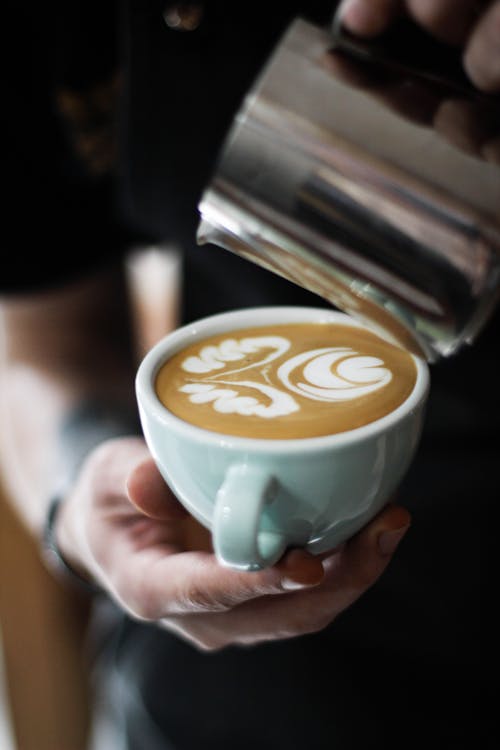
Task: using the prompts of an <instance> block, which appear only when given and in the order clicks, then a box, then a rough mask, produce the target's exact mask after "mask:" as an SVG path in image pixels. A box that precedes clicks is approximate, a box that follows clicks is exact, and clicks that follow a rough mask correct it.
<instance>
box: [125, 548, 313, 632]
mask: <svg viewBox="0 0 500 750" xmlns="http://www.w3.org/2000/svg"><path fill="white" fill-rule="evenodd" d="M116 569H117V570H118V569H120V570H121V576H120V580H118V581H116V591H117V593H118V596H119V598H120V600H121V601H122V603H123V604H124V605H125V606H126V607H127V609H128V610H129V611H131V612H132V614H134V615H135V616H137V617H139V618H143V619H146V620H159V619H161V618H165V617H169V616H175V615H189V614H191V615H192V614H198V615H199V614H209V613H216V612H228V611H229V610H231V609H233V608H235V607H237V606H238V605H240V604H242V603H244V602H249V601H251V600H254V599H257V598H260V597H266V596H274V595H278V594H286V593H287V592H290V591H295V590H297V589H300V588H306V587H311V586H316V585H318V584H319V583H321V581H322V579H323V576H324V570H323V566H322V564H321V561H319V560H317V559H316V558H313V557H312V555H309V554H308V553H307V552H305V551H303V550H294V551H293V552H289V553H288V554H287V555H286V556H285V557H284V559H283V560H282V561H281V562H280V564H279V565H278V566H274V567H272V568H267V569H265V570H261V571H258V572H252V573H249V572H239V571H235V570H232V569H230V568H226V567H223V566H221V565H220V564H219V563H218V562H217V560H216V558H215V556H214V555H212V554H207V553H202V552H185V553H181V554H171V555H168V554H164V553H163V554H160V555H157V554H156V552H155V550H149V551H148V550H145V551H144V553H143V554H141V555H136V556H135V558H134V560H133V561H130V564H127V562H126V560H124V564H123V566H116Z"/></svg>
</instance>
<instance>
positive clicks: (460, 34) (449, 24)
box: [406, 0, 484, 45]
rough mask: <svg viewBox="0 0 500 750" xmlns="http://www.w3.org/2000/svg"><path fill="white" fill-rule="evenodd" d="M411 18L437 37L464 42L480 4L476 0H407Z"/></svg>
mask: <svg viewBox="0 0 500 750" xmlns="http://www.w3.org/2000/svg"><path fill="white" fill-rule="evenodd" d="M406 5H407V7H408V11H409V12H410V14H411V15H412V16H413V18H414V19H415V20H416V21H417V23H419V24H420V25H421V26H423V28H424V29H427V31H430V32H431V34H433V35H434V36H435V37H437V38H438V39H441V41H443V42H447V43H448V44H456V45H460V44H464V43H465V41H466V39H467V37H468V35H469V34H470V32H471V29H472V27H473V26H474V24H475V23H476V21H477V19H478V16H479V13H480V10H481V6H482V5H484V3H481V2H478V1H477V0H407V2H406Z"/></svg>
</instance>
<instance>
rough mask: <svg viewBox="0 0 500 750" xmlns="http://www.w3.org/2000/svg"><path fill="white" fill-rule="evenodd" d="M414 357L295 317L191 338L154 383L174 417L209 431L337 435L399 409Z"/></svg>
mask: <svg viewBox="0 0 500 750" xmlns="http://www.w3.org/2000/svg"><path fill="white" fill-rule="evenodd" d="M416 377H417V373H416V367H415V364H414V361H413V359H412V357H411V356H410V355H409V354H408V353H407V352H405V351H403V350H401V349H399V348H398V347H395V346H392V345H391V344H389V343H387V342H385V341H384V340H382V339H380V338H379V337H378V336H376V335H375V334H373V333H371V332H369V331H366V330H364V329H361V328H357V327H354V326H349V325H342V324H338V323H291V324H283V325H269V326H260V327H258V328H245V329H241V330H235V331H232V332H229V333H221V334H217V335H214V336H210V337H209V338H206V339H203V340H201V341H197V342H196V343H194V344H191V345H190V346H188V347H186V348H184V349H182V350H181V351H179V352H177V353H176V354H175V355H174V356H173V357H171V358H170V359H169V360H167V361H166V362H165V363H164V364H163V365H162V366H161V368H160V370H159V372H158V375H157V377H156V383H155V389H156V393H157V396H158V398H159V399H160V401H161V402H162V404H163V405H164V406H165V407H166V408H167V409H168V410H169V411H170V412H172V414H175V415H176V416H177V417H179V418H180V419H183V420H184V421H186V422H189V423H191V424H194V425H197V426H198V427H202V428H204V429H207V430H212V431H214V432H218V433H222V434H227V435H238V436H244V437H253V438H269V439H292V438H308V437H319V436H323V435H334V434H336V433H340V432H345V431H347V430H352V429H355V428H356V427H361V426H362V425H366V424H369V423H370V422H374V421H375V420H377V419H380V418H381V417H384V416H385V415H386V414H389V413H390V412H392V411H394V410H395V409H397V407H398V406H400V405H401V404H402V403H403V402H404V401H405V400H406V399H407V397H408V396H409V395H410V393H411V392H412V390H413V388H414V386H415V382H416Z"/></svg>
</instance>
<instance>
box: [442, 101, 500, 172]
mask: <svg viewBox="0 0 500 750" xmlns="http://www.w3.org/2000/svg"><path fill="white" fill-rule="evenodd" d="M434 128H435V130H436V131H437V132H438V133H440V134H441V135H442V136H443V137H444V138H445V139H446V140H447V141H448V142H449V143H452V144H453V145H454V146H456V147H457V148H459V149H461V150H462V151H465V152H466V153H469V154H473V155H475V156H478V157H482V158H483V159H486V160H487V161H489V160H491V161H493V162H494V161H495V158H498V154H497V155H496V157H495V148H494V144H495V140H497V139H498V134H499V133H500V117H499V116H498V113H496V112H495V111H494V110H493V111H489V109H486V108H485V107H483V106H482V105H481V103H478V102H474V101H470V100H467V99H448V100H447V101H445V102H443V103H442V105H441V106H440V107H439V109H438V110H437V112H436V114H435V117H434Z"/></svg>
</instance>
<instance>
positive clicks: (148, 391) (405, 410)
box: [135, 305, 430, 453]
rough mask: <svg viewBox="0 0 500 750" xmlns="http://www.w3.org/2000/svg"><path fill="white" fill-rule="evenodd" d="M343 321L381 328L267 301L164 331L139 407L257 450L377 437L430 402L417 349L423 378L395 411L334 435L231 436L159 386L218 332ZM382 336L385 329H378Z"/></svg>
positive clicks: (190, 433)
mask: <svg viewBox="0 0 500 750" xmlns="http://www.w3.org/2000/svg"><path fill="white" fill-rule="evenodd" d="M328 322H332V323H341V324H342V325H347V326H352V327H353V328H361V329H362V330H367V331H370V332H371V333H376V332H375V331H373V329H372V328H370V326H369V325H367V324H365V323H363V322H362V321H359V320H357V319H354V318H352V317H351V316H349V315H347V314H346V313H342V312H339V311H337V310H333V309H331V308H321V307H295V306H283V305H275V306H265V307H246V308H241V309H238V310H231V311H228V312H223V313H217V314H215V315H210V316H207V317H204V318H200V319H199V320H196V321H193V322H191V323H188V324H186V325H183V326H182V327H180V328H177V329H176V330H175V331H173V332H171V333H169V334H167V335H166V336H164V337H163V338H162V339H161V340H160V341H158V343H157V344H155V345H154V346H153V347H152V349H150V350H149V352H147V354H146V355H145V356H144V358H143V360H142V362H141V363H140V365H139V367H138V370H137V374H136V378H135V389H136V396H137V401H138V404H139V408H140V410H142V411H145V412H146V413H147V414H149V415H150V416H152V417H153V418H154V420H155V421H156V422H160V423H162V424H164V425H165V427H166V428H167V429H168V428H171V429H175V431H176V432H178V433H181V434H182V435H183V436H184V437H186V438H189V439H190V440H191V441H195V442H202V443H205V444H210V445H217V446H219V447H222V446H224V447H225V448H234V449H240V450H246V451H251V452H255V453H259V452H266V453H268V452H269V451H271V450H272V451H273V452H274V453H276V452H283V451H286V452H289V453H290V452H293V451H301V452H303V451H304V450H305V451H307V450H308V449H310V450H311V451H318V450H321V449H322V448H324V449H330V448H332V447H334V446H338V445H347V444H349V443H352V442H362V441H363V440H365V439H369V438H373V437H374V436H376V435H377V434H378V433H384V432H386V431H387V430H388V429H390V428H391V427H393V426H394V425H396V424H397V423H398V422H400V421H401V420H402V419H403V418H404V417H405V416H407V415H408V414H410V413H411V412H412V411H414V410H415V409H417V407H418V406H419V405H420V404H421V403H422V402H423V401H425V399H426V397H427V394H428V391H429V385H430V375H429V368H428V365H427V363H426V362H425V361H424V360H423V359H422V358H420V357H418V356H417V355H415V354H413V353H412V352H408V355H409V356H410V357H412V359H413V361H414V363H415V366H416V369H417V378H416V382H415V385H414V387H413V390H412V391H411V393H410V394H409V396H408V397H407V398H406V399H405V400H404V401H403V403H402V404H400V405H399V406H398V407H397V408H396V409H394V411H391V412H390V413H389V414H386V415H385V416H383V417H380V418H379V419H376V420H375V421H373V422H369V423H368V424H365V425H361V426H360V427H356V428H354V429H352V430H346V431H345V432H339V433H336V434H334V435H320V436H313V437H302V438H291V439H287V438H279V439H275V438H255V437H247V436H239V435H228V434H225V433H222V432H214V431H213V430H208V429H206V428H204V427H199V426H198V425H194V424H191V423H190V422H186V421H185V420H183V419H180V417H177V416H176V415H175V414H173V413H172V412H170V411H169V410H168V409H167V407H166V406H164V405H163V404H162V402H161V401H160V399H159V398H158V396H157V394H156V390H155V379H156V375H157V373H158V371H159V369H160V368H161V366H162V365H163V364H164V362H165V361H166V360H167V359H168V358H169V357H171V356H173V355H174V354H176V353H177V352H178V351H179V350H180V349H182V348H184V347H186V346H188V345H189V344H192V343H195V342H196V341H198V340H201V339H203V338H206V337H208V336H211V335H215V334H217V333H224V332H225V331H228V332H229V331H231V330H234V328H235V327H240V328H245V325H247V326H248V327H249V328H256V327H258V326H259V325H262V326H265V325H269V324H271V325H272V324H286V323H328ZM377 335H379V334H377Z"/></svg>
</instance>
